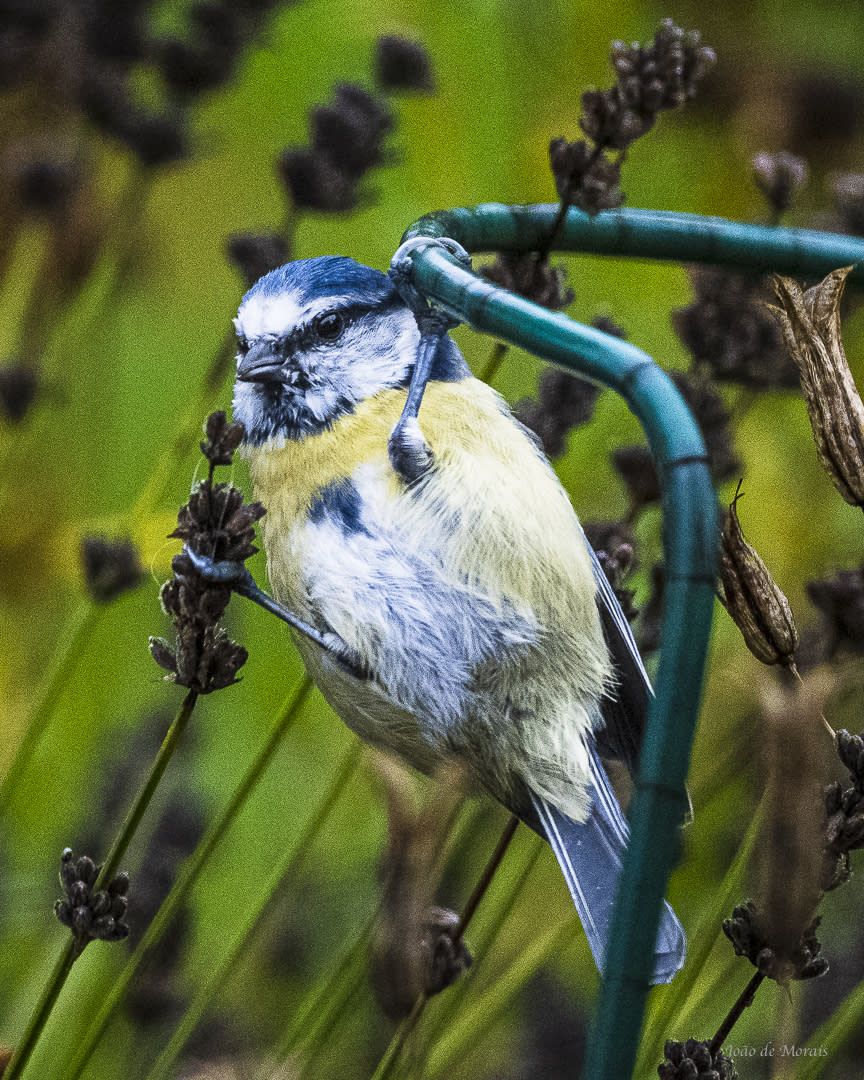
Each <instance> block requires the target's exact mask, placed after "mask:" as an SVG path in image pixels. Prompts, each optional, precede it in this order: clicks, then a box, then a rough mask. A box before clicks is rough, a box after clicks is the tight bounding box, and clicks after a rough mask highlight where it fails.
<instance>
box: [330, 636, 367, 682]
mask: <svg viewBox="0 0 864 1080" xmlns="http://www.w3.org/2000/svg"><path fill="white" fill-rule="evenodd" d="M323 637H324V644H325V648H326V650H327V655H328V656H329V657H331V658H332V659H333V660H334V661H335V663H336V664H338V665H339V667H340V668H341V669H342V670H343V671H344V672H345V673H346V674H348V675H351V676H353V677H354V678H355V679H361V680H362V681H364V682H368V681H369V680H370V679H372V678H374V676H373V674H372V669H371V668H370V667H369V665H368V664H367V663H366V662H365V660H363V659H362V657H361V656H360V655H359V653H357V652H355V651H354V650H353V649H351V648H349V647H348V645H346V644H345V641H344V640H343V639H342V638H341V637H340V636H339V635H338V634H337V633H335V632H334V631H333V630H328V631H327V633H326V634H324V635H323Z"/></svg>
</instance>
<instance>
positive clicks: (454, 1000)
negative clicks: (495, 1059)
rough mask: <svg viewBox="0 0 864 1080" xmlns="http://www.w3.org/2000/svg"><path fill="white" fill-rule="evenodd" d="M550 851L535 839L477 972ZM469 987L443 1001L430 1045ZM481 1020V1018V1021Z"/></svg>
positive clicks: (479, 954) (479, 953) (477, 959)
mask: <svg viewBox="0 0 864 1080" xmlns="http://www.w3.org/2000/svg"><path fill="white" fill-rule="evenodd" d="M544 850H546V842H545V841H544V840H541V839H540V837H539V836H534V837H532V847H531V852H530V854H529V856H528V858H527V859H526V860H525V865H524V866H523V867H522V869H521V870H520V872H519V876H518V878H517V879H516V881H515V882H514V884H513V886H512V887H511V888H510V890H509V892H508V893H507V895H506V897H505V898H504V902H503V903H502V904H501V905H500V906H499V908H498V910H497V911H496V912H495V916H494V920H493V923H492V926H491V929H490V932H489V933H488V934H487V936H486V937H485V938H484V940H483V941H482V943H481V944H480V946H479V947H478V948H477V950H476V952H475V955H474V965H473V970H477V968H479V967H482V964H483V961H484V959H485V957H486V956H488V954H489V951H490V949H491V948H492V947H493V945H494V944H495V942H496V940H497V939H498V937H499V935H500V934H501V931H502V929H503V928H504V924H505V923H506V922H507V920H508V919H509V917H510V914H511V912H512V911H513V908H514V907H515V906H516V902H517V900H518V899H519V896H520V895H521V893H522V890H523V889H524V888H525V886H526V885H527V884H528V881H529V880H530V878H531V875H532V873H533V872H534V867H535V866H536V865H537V860H538V859H539V858H540V856H541V854H542V853H543V851H544ZM467 991H468V987H467V986H466V985H465V984H464V983H460V984H459V987H458V988H457V987H454V988H453V992H452V993H450V994H448V995H447V996H446V997H445V998H443V999H439V1000H441V1007H440V1008H436V1010H435V1017H434V1029H433V1032H432V1034H431V1036H430V1037H429V1038H428V1040H427V1041H428V1043H429V1045H434V1044H435V1043H436V1042H437V1041H438V1035H439V1033H440V1032H442V1031H446V1030H447V1029H448V1028H449V1026H450V1018H451V1017H452V1016H453V1014H454V1013H455V1012H456V1011H457V1010H458V1009H459V1006H460V1004H461V1001H462V997H463V996H464V994H465V993H467ZM478 1020H479V1018H478Z"/></svg>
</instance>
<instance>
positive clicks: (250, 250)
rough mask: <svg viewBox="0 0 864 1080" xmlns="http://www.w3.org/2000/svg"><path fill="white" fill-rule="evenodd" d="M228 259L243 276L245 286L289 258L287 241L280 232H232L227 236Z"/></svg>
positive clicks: (248, 285)
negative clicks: (232, 233) (231, 234)
mask: <svg viewBox="0 0 864 1080" xmlns="http://www.w3.org/2000/svg"><path fill="white" fill-rule="evenodd" d="M226 246H227V252H228V261H229V262H230V263H231V265H232V266H234V267H236V269H237V270H239V271H240V273H241V274H242V276H243V281H244V282H245V284H246V286H247V287H251V286H252V285H254V284H255V282H256V281H257V280H258V279H259V278H262V277H264V275H265V274H268V273H269V272H270V271H271V270H275V269H276V268H277V267H279V266H282V265H283V264H284V263H286V262H288V260H289V259H290V258H291V252H290V249H289V246H288V241H287V240H286V239H285V237H284V236H283V235H282V234H281V233H277V232H264V233H234V235H233V236H229V237H228V243H227V245H226Z"/></svg>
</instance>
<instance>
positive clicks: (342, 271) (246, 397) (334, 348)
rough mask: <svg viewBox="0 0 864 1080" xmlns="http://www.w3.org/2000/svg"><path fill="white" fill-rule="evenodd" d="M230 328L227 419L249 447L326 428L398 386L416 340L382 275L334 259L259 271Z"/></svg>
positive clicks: (406, 314)
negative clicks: (232, 354) (240, 427)
mask: <svg viewBox="0 0 864 1080" xmlns="http://www.w3.org/2000/svg"><path fill="white" fill-rule="evenodd" d="M234 325H235V326H236V328H237V339H238V352H237V380H236V383H235V386H234V417H235V419H236V420H240V421H242V422H243V424H244V425H245V427H246V441H247V442H248V443H251V444H252V445H254V446H258V445H261V443H263V442H266V441H267V440H268V439H274V438H275V439H286V438H287V439H297V438H303V437H304V436H306V435H311V434H314V433H316V432H318V431H322V430H325V429H326V428H328V427H329V426H330V425H331V424H332V423H333V422H334V421H335V420H337V419H338V418H339V417H340V416H342V415H344V414H345V413H347V412H351V411H352V410H353V409H354V408H355V407H356V406H357V405H358V404H359V403H360V402H361V401H364V400H365V399H366V398H369V397H371V396H372V395H374V394H376V393H378V392H379V391H380V390H384V389H387V388H390V387H397V386H403V385H405V384H406V383H407V380H408V378H409V377H410V373H411V369H412V367H413V365H414V361H415V358H416V352H417V344H418V341H419V332H418V330H417V324H416V321H415V319H414V316H413V314H412V313H411V311H410V310H409V308H408V307H407V306H406V305H405V304H404V302H403V301H402V300H401V299H400V297H399V293H398V292H397V290H396V287H395V286H394V284H393V283H392V282H391V281H390V279H389V278H388V277H387V275H386V274H382V273H381V272H380V271H379V270H372V269H370V268H369V267H368V266H361V265H360V264H359V263H357V262H355V261H354V260H353V259H348V258H343V257H340V256H324V257H321V258H317V259H300V260H297V261H296V262H292V263H288V264H287V265H286V266H281V267H279V269H278V270H273V271H271V272H270V273H269V274H266V275H265V276H264V277H262V278H261V279H260V281H258V282H256V284H255V285H254V286H253V287H252V288H251V289H250V290H249V292H248V293H246V295H245V296H244V297H243V302H242V303H241V305H240V310H239V312H238V314H237V318H236V319H235V320H234Z"/></svg>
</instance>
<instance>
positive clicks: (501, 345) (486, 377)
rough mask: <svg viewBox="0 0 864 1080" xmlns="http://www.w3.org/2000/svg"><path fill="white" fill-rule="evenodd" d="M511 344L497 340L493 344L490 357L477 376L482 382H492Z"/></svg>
mask: <svg viewBox="0 0 864 1080" xmlns="http://www.w3.org/2000/svg"><path fill="white" fill-rule="evenodd" d="M509 349H510V346H509V345H507V344H506V343H505V342H503V341H496V342H495V344H494V345H493V346H492V352H491V353H490V354H489V359H488V360H487V361H486V363H485V364H484V365H483V368H482V369H481V371H480V374H479V375H478V376H477V377H478V378H479V379H480V381H481V382H485V383H491V382H492V380H493V379H494V378H495V376H496V375H497V374H498V371H499V369H500V367H501V365H502V364H503V363H504V357H505V356H506V355H507V353H508V351H509Z"/></svg>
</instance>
